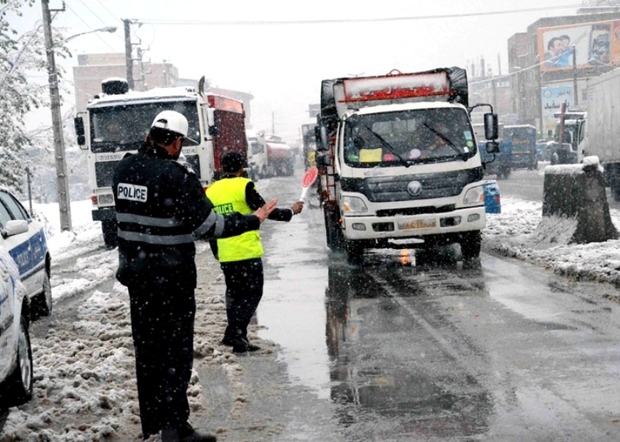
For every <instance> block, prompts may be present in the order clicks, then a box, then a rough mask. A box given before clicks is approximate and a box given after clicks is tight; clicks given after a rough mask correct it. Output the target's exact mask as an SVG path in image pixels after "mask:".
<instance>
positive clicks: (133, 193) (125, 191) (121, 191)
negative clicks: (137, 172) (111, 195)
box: [117, 183, 148, 203]
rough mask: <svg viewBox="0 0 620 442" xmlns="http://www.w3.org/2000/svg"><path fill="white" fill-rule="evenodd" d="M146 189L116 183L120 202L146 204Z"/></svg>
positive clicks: (144, 187)
mask: <svg viewBox="0 0 620 442" xmlns="http://www.w3.org/2000/svg"><path fill="white" fill-rule="evenodd" d="M147 190H148V189H147V187H146V186H138V185H135V184H127V183H118V196H117V198H118V199H120V200H131V201H138V202H141V203H145V202H146V197H147V194H148V192H147Z"/></svg>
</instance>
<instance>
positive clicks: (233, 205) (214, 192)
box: [206, 177, 263, 262]
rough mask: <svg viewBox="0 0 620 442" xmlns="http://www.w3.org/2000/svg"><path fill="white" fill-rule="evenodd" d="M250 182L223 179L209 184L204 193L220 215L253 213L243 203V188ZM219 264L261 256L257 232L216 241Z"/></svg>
mask: <svg viewBox="0 0 620 442" xmlns="http://www.w3.org/2000/svg"><path fill="white" fill-rule="evenodd" d="M250 181H251V180H249V179H247V178H243V177H235V178H223V179H221V180H219V181H216V182H214V183H213V184H211V185H210V186H209V187H208V188H207V191H206V194H207V197H208V198H209V199H210V200H211V202H212V203H213V206H214V207H215V211H216V212H217V213H219V214H221V215H227V214H229V213H233V212H239V213H241V214H242V215H249V214H250V213H252V212H254V211H253V210H252V209H251V208H250V206H248V204H247V202H246V201H245V188H246V186H247V185H248V183H249V182H250ZM217 249H218V260H219V261H220V262H232V261H242V260H244V259H252V258H260V257H261V256H263V245H262V244H261V240H260V233H259V231H258V230H251V231H249V232H245V233H242V234H241V235H237V236H232V237H230V238H224V239H218V240H217Z"/></svg>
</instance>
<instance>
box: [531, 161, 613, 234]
mask: <svg viewBox="0 0 620 442" xmlns="http://www.w3.org/2000/svg"><path fill="white" fill-rule="evenodd" d="M542 212H543V213H542V214H543V218H544V217H553V216H558V217H563V218H571V217H575V218H576V219H577V225H576V228H575V231H574V233H573V235H572V238H571V240H570V241H569V242H570V243H577V244H586V243H591V242H602V241H607V240H609V239H617V238H618V236H619V235H618V231H617V230H616V227H615V226H614V225H613V223H612V221H611V216H610V214H609V204H608V203H607V194H606V193H605V177H604V175H603V168H602V167H601V165H600V164H599V159H598V157H596V156H593V157H586V158H584V160H583V163H581V164H569V165H558V166H547V167H546V168H545V177H544V184H543V208H542Z"/></svg>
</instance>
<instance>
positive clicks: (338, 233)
mask: <svg viewBox="0 0 620 442" xmlns="http://www.w3.org/2000/svg"><path fill="white" fill-rule="evenodd" d="M324 213H325V239H326V240H327V247H329V250H331V251H332V252H342V251H343V250H344V236H343V234H342V230H340V226H338V223H336V222H335V221H334V219H333V218H334V216H333V215H331V214H329V213H328V212H327V211H325V212H324Z"/></svg>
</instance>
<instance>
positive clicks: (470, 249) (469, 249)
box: [460, 230, 482, 261]
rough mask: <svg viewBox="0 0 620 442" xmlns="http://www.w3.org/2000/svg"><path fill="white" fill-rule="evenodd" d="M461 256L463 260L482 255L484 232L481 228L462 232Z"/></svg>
mask: <svg viewBox="0 0 620 442" xmlns="http://www.w3.org/2000/svg"><path fill="white" fill-rule="evenodd" d="M460 244H461V256H462V258H463V261H468V260H472V259H476V258H478V257H479V256H480V248H481V245H482V234H481V233H480V231H479V230H476V231H473V232H465V233H463V234H461V242H460Z"/></svg>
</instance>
